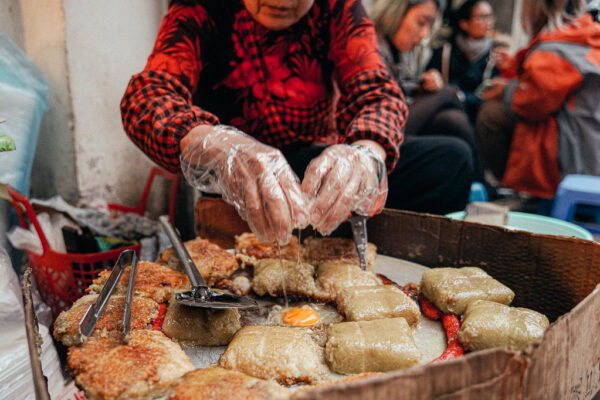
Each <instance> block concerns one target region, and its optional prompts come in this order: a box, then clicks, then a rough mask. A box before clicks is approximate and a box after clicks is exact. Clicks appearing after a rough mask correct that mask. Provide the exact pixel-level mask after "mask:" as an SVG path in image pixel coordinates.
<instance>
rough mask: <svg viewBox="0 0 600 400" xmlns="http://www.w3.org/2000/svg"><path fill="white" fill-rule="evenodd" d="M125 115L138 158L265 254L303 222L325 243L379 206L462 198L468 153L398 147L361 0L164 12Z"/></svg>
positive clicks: (179, 0)
mask: <svg viewBox="0 0 600 400" xmlns="http://www.w3.org/2000/svg"><path fill="white" fill-rule="evenodd" d="M121 113H122V119H123V125H124V128H125V131H126V132H127V134H128V135H129V137H130V138H131V140H132V141H133V142H134V143H135V144H136V145H137V146H138V147H140V149H142V151H144V152H145V153H146V154H147V155H148V156H149V157H150V158H151V159H152V160H154V161H155V162H156V163H158V164H160V165H161V166H162V167H164V168H165V169H167V170H169V171H173V172H175V171H178V170H180V169H182V170H183V172H184V175H185V176H186V178H187V179H188V182H190V183H191V184H192V185H193V186H195V187H196V188H197V189H200V190H202V191H204V192H211V193H218V194H221V195H222V196H223V198H224V199H225V200H226V201H228V202H229V203H231V204H233V205H234V206H235V207H236V209H237V211H238V213H239V214H240V216H241V217H242V218H243V219H244V220H246V222H248V225H249V226H250V228H251V230H252V231H253V232H254V233H255V234H257V236H258V237H259V238H260V239H261V240H263V241H277V242H278V243H286V242H287V241H289V238H290V237H291V232H292V229H293V228H296V227H299V228H302V227H304V226H306V225H307V224H308V223H310V224H312V225H313V227H314V228H316V229H317V230H319V231H321V232H322V233H324V234H328V233H329V232H331V231H332V230H333V229H335V228H336V227H337V226H338V225H339V224H340V223H341V222H342V221H344V220H345V219H346V218H347V216H348V215H349V213H350V212H351V211H353V212H358V213H359V214H364V215H366V214H373V213H377V212H379V211H380V210H381V208H382V207H383V202H382V201H381V200H382V199H385V196H386V194H387V203H386V205H387V206H388V207H391V208H398V209H408V210H413V211H424V212H433V213H447V212H450V211H455V210H460V209H463V208H464V206H465V204H466V201H467V198H468V194H469V187H470V183H471V179H472V171H473V167H472V161H471V155H470V150H469V148H468V146H467V145H466V144H463V143H462V142H458V143H457V142H456V139H454V140H451V139H452V138H448V139H447V140H433V139H429V138H422V139H421V138H414V139H413V138H406V139H405V138H404V135H403V132H402V130H403V128H404V123H405V120H406V113H407V107H406V104H405V102H404V97H403V95H402V92H401V90H400V88H399V87H398V85H397V83H396V82H395V81H394V80H393V79H392V78H391V77H390V76H389V74H388V73H387V71H386V68H385V65H384V63H383V61H382V60H381V57H380V55H379V53H378V51H377V39H376V35H375V30H374V28H373V24H372V22H371V21H370V20H369V19H368V17H367V15H366V12H365V10H364V8H363V7H362V5H361V3H360V0H188V1H185V0H175V1H172V2H171V5H170V7H169V11H168V13H167V15H166V16H165V18H164V19H163V23H162V26H161V28H160V30H159V33H158V38H157V40H156V44H155V47H154V49H153V51H152V54H151V55H150V57H149V59H148V62H147V64H146V67H145V69H144V71H143V72H141V73H139V74H136V75H134V76H133V77H132V79H131V81H130V82H129V86H128V87H127V90H126V92H125V95H124V97H123V99H122V102H121ZM401 146H402V147H401ZM307 165H308V167H307ZM298 176H300V177H301V178H302V183H300V180H299V179H298Z"/></svg>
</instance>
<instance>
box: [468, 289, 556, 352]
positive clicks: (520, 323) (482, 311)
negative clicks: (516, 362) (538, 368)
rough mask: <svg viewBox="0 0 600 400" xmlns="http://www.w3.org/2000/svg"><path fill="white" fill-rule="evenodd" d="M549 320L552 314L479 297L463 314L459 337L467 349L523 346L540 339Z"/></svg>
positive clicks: (520, 347) (516, 347) (518, 347)
mask: <svg viewBox="0 0 600 400" xmlns="http://www.w3.org/2000/svg"><path fill="white" fill-rule="evenodd" d="M549 324H550V323H549V321H548V318H547V317H546V316H545V315H543V314H540V313H539V312H537V311H533V310H530V309H528V308H519V307H510V306H505V305H504V304H499V303H494V302H491V301H485V300H477V301H474V302H473V303H471V304H469V307H468V308H467V311H466V312H465V314H464V315H463V322H462V327H461V328H460V330H459V331H458V341H459V342H460V343H461V344H462V345H463V346H464V347H465V349H467V350H483V349H490V348H493V347H505V346H508V347H512V348H515V349H522V348H523V347H525V346H527V344H528V343H529V342H531V341H533V340H535V339H539V338H540V337H541V336H542V335H543V334H544V332H545V331H546V329H547V328H548V325H549Z"/></svg>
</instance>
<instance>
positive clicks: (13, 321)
mask: <svg viewBox="0 0 600 400" xmlns="http://www.w3.org/2000/svg"><path fill="white" fill-rule="evenodd" d="M0 321H2V329H0V399H34V398H35V394H34V387H33V377H32V375H31V365H30V362H29V351H28V347H27V339H26V337H25V321H24V315H23V305H22V296H21V288H20V286H19V281H18V279H17V276H16V274H15V272H14V270H13V268H12V265H11V263H10V259H9V257H8V255H7V254H6V252H5V250H4V249H2V248H0ZM39 331H40V336H41V339H42V345H41V349H42V353H41V357H40V358H41V361H42V369H43V371H44V375H45V376H46V377H47V378H48V390H49V392H50V395H51V396H52V397H55V396H57V395H58V394H59V393H61V391H62V390H63V386H64V380H63V376H62V368H61V366H60V362H59V359H58V355H57V354H56V349H55V348H54V343H53V342H52V338H51V336H50V332H49V330H48V328H47V327H46V326H44V325H41V324H40V325H39Z"/></svg>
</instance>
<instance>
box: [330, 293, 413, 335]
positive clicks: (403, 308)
mask: <svg viewBox="0 0 600 400" xmlns="http://www.w3.org/2000/svg"><path fill="white" fill-rule="evenodd" d="M336 303H337V307H338V311H339V312H340V313H342V314H344V315H345V316H346V320H347V321H371V320H374V319H381V318H395V317H403V318H404V319H405V320H406V322H408V324H409V325H410V326H411V327H413V326H415V325H416V324H417V323H418V322H419V316H420V315H421V311H420V310H419V306H418V305H417V303H415V302H414V300H412V299H411V298H410V297H408V296H407V295H406V294H404V292H403V291H402V290H400V289H398V288H397V287H395V286H392V285H383V286H353V287H347V288H344V289H342V290H341V291H340V293H339V294H338V296H337V301H336Z"/></svg>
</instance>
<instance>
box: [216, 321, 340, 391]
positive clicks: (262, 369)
mask: <svg viewBox="0 0 600 400" xmlns="http://www.w3.org/2000/svg"><path fill="white" fill-rule="evenodd" d="M219 365H220V366H221V367H224V368H227V369H233V370H236V371H240V372H243V373H245V374H248V375H250V376H254V377H256V378H262V379H274V380H276V381H277V382H279V383H281V384H284V385H293V384H296V383H310V384H314V383H319V382H321V381H323V380H324V379H326V378H327V377H328V376H329V370H328V369H327V365H326V364H325V359H324V355H323V350H322V349H321V348H320V347H319V346H318V345H317V344H316V343H315V341H314V340H313V339H311V337H310V335H309V334H308V333H307V332H305V331H304V330H300V329H296V328H286V327H281V326H246V327H244V328H242V329H240V330H239V331H238V332H237V333H236V334H235V336H234V338H233V340H232V341H231V343H229V346H228V347H227V350H225V353H223V355H222V356H221V359H220V360H219Z"/></svg>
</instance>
